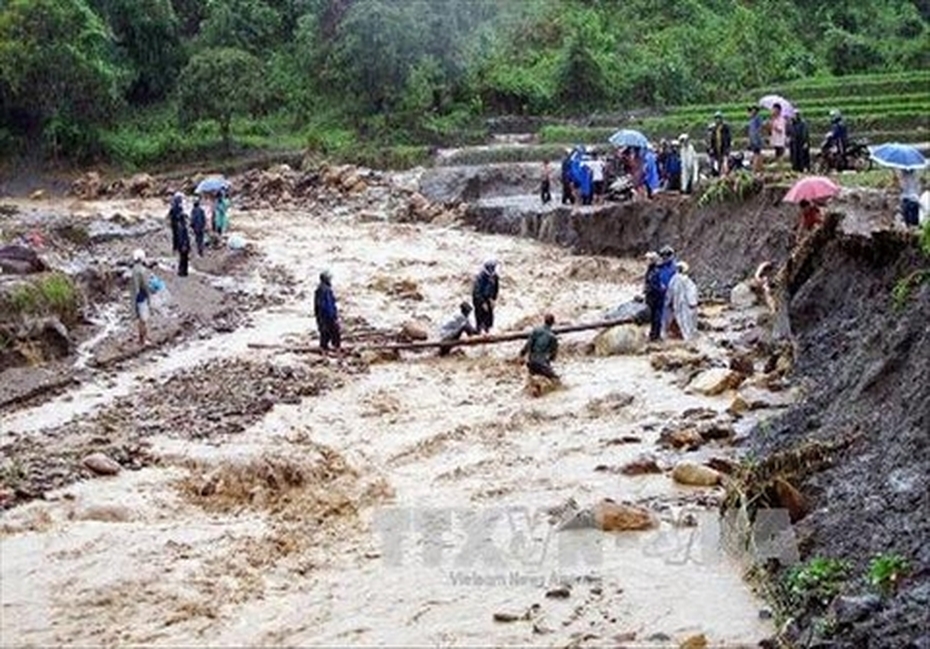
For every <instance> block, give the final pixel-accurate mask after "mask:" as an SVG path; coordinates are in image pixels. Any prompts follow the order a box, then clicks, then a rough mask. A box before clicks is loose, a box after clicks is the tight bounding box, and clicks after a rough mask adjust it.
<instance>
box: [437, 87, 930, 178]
mask: <svg viewBox="0 0 930 649" xmlns="http://www.w3.org/2000/svg"><path fill="white" fill-rule="evenodd" d="M766 94H779V95H782V96H783V97H785V98H786V99H788V100H789V101H791V102H792V103H793V104H794V105H795V106H797V107H798V108H800V110H801V112H802V114H803V115H804V117H805V119H806V121H807V123H808V127H809V129H810V133H811V142H812V144H813V145H814V146H816V145H818V144H819V142H820V139H821V138H822V137H823V136H824V135H825V134H826V132H827V130H828V129H829V119H830V118H829V113H830V110H831V109H834V108H836V109H839V110H840V111H841V112H842V113H843V116H844V118H845V119H846V123H847V125H848V126H849V129H850V134H851V136H852V137H853V138H856V139H858V138H865V139H867V140H868V141H869V142H871V143H880V142H890V141H898V142H921V143H923V142H928V141H930V70H918V71H912V72H903V73H889V74H867V75H852V76H846V77H830V78H817V79H803V80H799V81H795V82H791V83H785V84H778V85H774V86H770V87H765V88H756V89H754V90H751V91H749V92H746V93H745V94H743V95H742V96H740V97H738V98H736V99H735V100H734V101H732V102H727V103H720V104H691V105H687V106H672V107H665V108H658V109H656V110H655V111H653V112H652V113H651V114H648V115H646V116H642V117H631V116H630V115H629V114H624V113H614V114H602V115H595V116H592V117H591V118H589V119H586V120H584V121H583V122H579V121H561V122H560V121H556V120H553V121H552V123H550V124H548V125H546V126H544V127H543V128H542V129H540V131H539V133H538V134H537V137H536V142H535V143H530V144H522V145H513V146H506V145H504V146H495V147H490V148H487V149H484V150H480V151H474V150H472V151H468V150H463V151H461V152H456V153H455V154H453V155H450V156H447V157H446V158H445V159H444V161H443V163H444V164H484V163H493V162H532V161H540V160H546V159H557V158H559V157H560V156H561V154H562V150H563V149H564V147H565V146H566V145H571V144H575V143H579V142H581V143H589V144H590V143H598V142H606V141H607V138H608V137H609V136H610V135H611V134H612V133H613V132H614V131H615V130H616V129H617V128H621V127H630V128H636V129H639V130H641V131H642V132H643V133H645V134H646V135H647V136H648V137H650V138H653V139H659V138H663V137H664V138H671V137H676V136H678V135H679V134H681V133H689V134H690V135H691V137H692V139H695V140H696V141H697V142H702V141H703V138H704V134H705V131H706V128H707V125H708V123H709V122H710V121H711V120H712V118H713V114H714V113H715V112H716V111H717V110H720V111H722V112H723V114H724V116H725V117H726V119H727V121H729V122H730V124H731V125H732V126H733V136H734V139H735V144H736V146H739V147H742V146H745V141H744V140H745V135H744V133H743V126H744V124H745V122H746V108H747V106H749V105H750V104H754V103H756V101H758V99H759V98H760V97H762V96H763V95H766Z"/></svg>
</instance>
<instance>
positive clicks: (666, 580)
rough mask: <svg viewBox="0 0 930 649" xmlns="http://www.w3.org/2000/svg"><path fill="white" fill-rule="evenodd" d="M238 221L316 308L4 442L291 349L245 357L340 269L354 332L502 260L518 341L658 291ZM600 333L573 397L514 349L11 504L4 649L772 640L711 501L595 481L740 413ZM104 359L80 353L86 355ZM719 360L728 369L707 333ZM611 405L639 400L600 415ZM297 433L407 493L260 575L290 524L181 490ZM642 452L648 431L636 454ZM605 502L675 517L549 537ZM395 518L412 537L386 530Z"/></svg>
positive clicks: (132, 371)
mask: <svg viewBox="0 0 930 649" xmlns="http://www.w3.org/2000/svg"><path fill="white" fill-rule="evenodd" d="M239 224H240V225H241V226H244V227H248V228H249V230H250V233H251V234H250V238H252V239H253V240H255V241H256V243H257V244H258V245H259V246H260V247H261V249H262V250H263V252H265V253H266V254H267V256H268V259H269V262H270V263H275V264H280V265H283V266H285V267H286V268H288V269H289V270H290V271H291V272H292V273H293V274H294V275H295V276H296V277H297V278H298V279H299V288H300V289H301V290H300V293H298V295H301V297H299V298H297V299H295V300H294V301H293V302H291V303H289V304H286V305H284V307H279V308H275V309H268V310H265V311H262V312H260V313H258V314H257V315H256V318H255V321H254V325H253V326H251V327H249V328H246V329H240V330H238V331H236V332H233V333H231V334H228V335H222V336H217V337H215V338H211V339H208V340H198V341H191V342H188V343H185V344H183V345H181V346H179V347H177V348H174V349H171V350H169V351H167V352H165V353H163V354H158V355H156V356H155V357H146V358H141V359H137V360H136V361H133V362H130V363H127V364H126V367H125V369H121V370H119V371H117V372H116V373H115V375H113V376H111V377H109V378H107V379H104V378H103V377H99V378H98V380H97V381H95V382H91V383H89V384H87V385H84V386H82V387H79V388H77V389H76V390H74V391H72V392H70V393H69V394H67V395H64V396H63V397H61V398H57V399H53V400H52V401H50V402H48V403H46V404H43V405H40V406H37V407H34V408H30V409H25V410H21V411H19V412H16V413H12V414H11V415H7V416H5V417H4V419H3V420H2V428H3V431H4V433H19V434H29V432H30V431H35V430H38V429H40V428H43V427H47V426H53V425H56V424H60V423H64V422H66V421H68V420H69V419H71V418H73V417H77V416H82V415H85V414H87V413H89V412H91V411H93V410H94V409H95V408H99V407H101V406H103V405H105V404H107V403H109V402H110V401H112V400H113V399H115V398H116V397H118V396H120V395H123V394H129V393H131V392H132V391H134V390H137V389H139V385H140V383H141V382H143V381H152V380H160V379H163V378H165V377H167V376H169V375H170V374H172V373H174V372H177V371H183V370H184V368H187V367H191V366H193V365H195V364H197V363H199V362H202V361H204V360H207V359H210V358H215V357H218V356H248V357H256V356H278V355H280V352H278V351H274V350H270V351H269V350H261V351H259V350H255V349H251V348H250V347H249V344H250V343H281V342H284V341H286V340H288V339H290V338H292V337H294V336H299V335H300V334H305V333H307V332H308V331H309V330H310V329H311V328H312V325H311V318H310V312H311V302H310V300H311V299H312V289H313V286H314V284H315V280H316V276H317V275H318V273H319V272H320V271H321V270H323V269H329V270H330V271H331V272H332V274H333V276H334V283H335V290H336V293H337V295H338V297H339V300H340V307H341V309H342V313H343V316H345V317H350V316H362V317H364V318H365V319H366V320H367V321H368V322H370V323H372V324H375V325H377V326H379V327H398V326H399V325H401V324H402V323H403V322H405V321H407V320H409V319H417V320H419V321H421V322H425V323H427V324H428V326H429V327H430V328H431V329H432V328H435V327H438V326H439V325H440V324H441V323H442V322H443V321H444V320H446V319H447V318H449V317H451V316H452V315H454V314H455V311H456V308H457V305H458V303H459V302H460V301H461V300H462V299H464V298H467V296H468V294H469V285H470V279H471V277H472V274H473V273H474V272H475V270H476V269H477V268H478V266H480V264H481V262H482V261H483V260H484V259H486V258H489V257H495V258H497V259H499V260H501V262H502V295H501V299H500V302H499V310H498V315H499V325H498V326H499V328H500V329H504V330H506V329H508V328H511V327H514V328H520V329H524V328H526V327H527V326H529V325H532V324H535V323H536V322H538V321H539V319H540V317H541V315H542V314H543V313H545V312H547V311H548V312H553V313H555V314H556V316H557V317H558V318H559V319H560V320H561V321H579V320H583V319H594V318H596V317H598V316H599V315H600V314H602V313H604V312H605V311H607V310H609V309H610V308H612V307H614V306H616V305H617V304H619V303H621V302H623V301H625V300H627V299H629V298H630V297H631V296H632V295H633V294H635V292H636V291H637V290H638V287H639V272H640V269H639V268H638V266H637V264H636V262H633V261H625V260H614V259H594V258H583V257H572V256H570V255H568V254H567V253H566V252H565V251H563V250H561V249H558V248H554V247H547V246H544V245H542V244H537V243H534V242H529V241H524V240H515V239H511V238H506V237H495V236H484V235H479V234H476V233H472V232H468V231H462V230H459V229H455V228H452V229H439V228H433V227H429V226H411V225H386V224H370V223H369V224H360V223H356V222H354V221H353V220H351V219H346V218H345V217H342V218H340V219H330V220H328V221H326V222H324V223H320V222H319V220H313V221H310V220H308V219H307V218H306V217H305V215H302V214H300V213H274V212H256V213H253V214H251V215H246V216H242V217H240V221H239ZM399 280H409V281H411V282H414V283H415V284H416V287H417V290H418V292H419V294H420V296H421V299H412V300H411V299H400V298H397V297H394V296H392V295H390V294H389V293H388V292H386V291H385V290H383V287H384V286H386V285H388V286H389V285H390V283H391V282H394V281H399ZM104 319H105V321H106V322H107V323H110V320H109V319H107V316H106V315H104ZM107 326H111V325H109V324H108V325H107ZM590 336H591V334H575V335H574V336H565V337H564V339H563V341H562V342H563V348H564V349H565V353H564V354H563V358H561V359H560V360H559V361H558V363H557V365H558V370H559V371H560V372H561V373H562V374H563V376H564V382H565V387H564V389H562V390H560V391H557V392H555V393H553V394H551V395H548V396H546V397H545V398H541V399H533V398H531V397H529V396H527V395H526V394H525V393H524V391H523V381H524V379H523V371H522V367H521V366H520V364H519V363H518V362H515V360H514V357H515V356H516V354H517V351H518V349H519V345H520V344H519V343H510V344H504V345H499V346H493V347H490V346H489V347H482V348H471V349H469V350H468V351H467V352H466V353H465V355H464V356H452V357H449V358H443V359H439V358H436V357H433V356H431V355H427V354H423V355H410V356H406V357H405V358H404V359H403V360H402V361H400V362H393V363H387V364H379V365H373V366H372V367H371V369H370V371H369V372H368V373H366V374H363V375H359V376H355V377H351V378H349V379H348V380H347V384H346V385H345V386H344V387H343V388H340V389H338V390H335V391H333V392H331V393H328V394H325V395H323V396H321V397H311V398H307V399H304V400H303V401H302V402H301V403H299V404H292V405H278V406H276V407H275V408H274V409H273V410H272V411H271V412H270V413H269V414H268V415H267V416H266V417H265V419H264V420H263V421H262V422H261V423H259V424H258V425H256V426H254V427H253V428H252V429H250V430H249V431H247V432H246V433H243V434H242V435H240V436H238V437H236V438H234V439H230V440H229V441H228V442H226V443H225V444H223V445H221V446H215V445H211V444H206V443H200V442H195V441H184V442H179V441H177V440H170V439H167V438H155V439H153V443H154V447H155V450H156V452H157V453H159V454H161V455H162V456H163V457H164V458H165V462H164V466H162V467H157V468H155V467H153V468H149V469H145V470H143V471H139V472H123V473H122V474H121V475H120V476H118V477H115V478H110V479H98V480H94V481H89V482H85V483H81V484H78V485H75V486H73V487H71V488H69V489H67V490H65V491H67V492H68V493H69V494H70V495H71V497H70V498H69V499H58V500H55V499H54V496H56V494H53V495H52V496H53V499H52V500H51V501H50V502H36V503H32V504H30V505H27V506H24V507H21V508H18V509H17V510H14V511H13V512H9V513H7V514H4V516H3V519H0V521H2V522H3V523H5V524H6V525H7V528H8V530H11V531H8V533H7V534H6V535H5V536H4V537H3V538H2V539H0V543H2V558H3V560H2V566H0V568H2V601H3V629H4V630H3V633H2V640H3V643H4V644H38V645H43V644H50V643H59V642H69V643H71V642H82V643H84V644H128V643H146V644H150V643H155V644H163V645H180V644H194V643H196V644H209V645H220V644H230V645H237V646H243V645H251V644H263V645H266V644H275V645H298V644H299V645H307V644H318V645H329V646H332V645H346V644H365V645H372V644H392V645H411V646H412V645H420V646H422V645H434V646H436V645H452V644H455V645H476V644H482V645H511V644H513V645H522V646H526V645H539V646H550V645H554V644H557V645H565V644H567V643H569V642H572V641H577V642H581V643H583V644H590V645H592V646H593V645H597V646H602V645H604V644H612V643H615V642H616V641H615V640H614V638H617V637H626V638H630V637H631V636H629V635H626V636H624V634H630V633H633V634H635V638H636V641H637V642H642V643H643V645H642V646H656V642H657V641H656V640H652V641H647V640H648V638H649V637H650V636H654V634H665V636H667V637H668V638H671V640H670V641H669V642H670V643H672V644H671V646H677V642H678V641H679V640H680V639H681V638H684V637H687V636H688V635H691V634H694V633H698V632H703V633H705V634H706V635H707V637H708V639H709V640H711V641H712V642H716V643H727V646H734V645H737V644H740V643H746V644H752V643H755V642H756V641H758V640H759V639H760V638H762V637H765V636H766V635H768V634H770V633H771V629H770V628H769V625H768V623H766V622H764V621H760V619H759V616H758V610H759V608H760V607H761V603H760V602H759V601H758V600H757V599H756V598H755V597H754V596H753V595H752V594H751V592H750V590H749V588H748V586H747V585H746V584H745V583H744V582H743V581H742V580H741V577H740V567H739V566H737V565H734V564H733V563H731V561H730V559H728V558H727V556H726V555H725V554H724V553H722V552H721V551H719V550H718V548H717V546H716V544H715V542H714V539H715V535H714V530H715V525H716V522H715V521H716V518H715V516H713V515H712V514H709V513H707V512H706V511H705V510H701V509H700V508H699V509H697V510H695V511H696V514H697V515H698V523H699V524H698V527H696V528H681V527H677V526H676V525H675V524H674V523H675V522H676V521H677V520H678V518H679V517H680V515H681V508H682V506H683V505H682V503H683V502H685V501H687V500H688V499H689V498H693V497H694V496H695V495H696V494H697V493H698V491H699V490H695V489H686V488H682V487H678V486H675V485H674V484H673V483H672V482H671V480H670V478H669V477H668V476H667V475H662V474H659V475H648V476H639V477H626V476H621V475H619V474H616V473H611V472H609V471H595V468H596V467H598V465H606V466H619V465H622V464H623V463H624V462H627V461H629V460H632V459H634V458H636V457H637V456H638V455H640V454H641V453H643V452H647V451H653V450H654V449H655V442H656V440H657V437H658V428H659V427H660V426H661V425H662V424H663V423H664V422H666V421H668V420H670V419H672V418H674V417H675V416H677V415H680V414H681V413H682V412H683V411H684V410H686V409H688V408H694V407H710V408H713V409H715V410H719V411H722V410H723V409H725V408H726V406H727V400H726V399H725V398H724V397H716V398H708V397H700V396H695V395H691V394H687V393H686V392H684V391H683V390H682V389H681V387H680V386H679V385H678V384H677V383H676V382H675V381H674V379H673V377H672V376H671V375H668V374H662V373H656V372H654V371H653V370H652V368H651V367H650V365H649V359H648V357H647V356H626V357H610V358H595V357H590V356H585V355H583V354H580V353H573V352H572V349H571V347H572V343H578V344H580V343H583V342H585V341H586V340H589V339H590ZM94 344H95V342H94V341H88V342H87V343H85V345H86V347H84V348H82V350H81V353H80V354H79V358H78V360H79V362H81V360H82V359H86V355H87V354H88V353H89V352H90V350H91V349H92V348H93V345H94ZM702 345H704V346H705V347H706V348H707V349H708V351H709V352H710V353H713V345H712V343H711V342H709V341H705V342H704V343H702ZM282 358H284V359H290V361H293V362H299V360H300V359H299V358H296V357H289V356H282ZM231 389H232V388H231ZM617 392H623V393H627V394H629V395H632V397H633V400H632V403H631V404H630V405H628V406H626V407H623V408H619V409H616V410H607V411H601V410H598V409H597V407H596V406H597V404H598V403H600V402H599V401H598V400H599V399H603V398H605V397H609V396H610V395H612V394H616V393H617ZM302 436H305V437H307V438H309V439H311V440H313V441H314V442H317V443H321V444H325V445H328V446H329V447H331V448H333V449H335V450H336V451H338V452H339V453H341V454H342V455H343V456H344V457H345V459H346V461H347V462H348V464H349V465H350V466H352V467H354V468H355V469H356V470H357V471H358V472H359V474H360V475H362V476H364V477H372V476H380V477H382V478H383V479H384V480H385V481H386V483H387V484H388V485H390V488H391V490H392V491H393V494H394V496H393V499H392V500H389V501H387V502H384V503H382V504H380V505H376V506H370V507H364V506H363V507H362V508H360V510H359V524H358V525H347V526H345V527H343V528H338V530H337V532H336V533H328V534H325V535H323V536H322V537H321V538H320V539H319V540H318V541H317V542H316V543H315V545H314V547H313V548H312V549H311V550H308V551H307V557H303V558H302V557H299V556H298V557H290V556H289V557H287V558H286V559H282V560H280V561H277V562H271V563H262V564H261V565H260V566H259V567H255V565H250V564H249V563H248V561H246V559H245V558H244V557H245V556H246V555H243V554H241V551H242V550H241V548H242V546H241V542H242V541H243V540H249V539H254V540H255V543H261V542H262V539H264V538H265V535H267V534H268V532H269V530H273V529H276V527H277V526H278V525H279V524H280V523H281V521H277V520H276V519H275V518H274V515H273V514H270V513H269V514H267V515H264V514H261V513H256V512H253V511H251V510H243V511H241V512H239V513H237V512H230V513H214V514H207V513H205V512H204V511H203V510H202V509H199V508H197V507H195V506H193V505H191V504H190V503H188V502H186V501H184V500H183V499H181V498H180V497H179V495H178V492H177V490H176V488H175V486H174V485H175V481H176V480H177V479H178V478H179V477H181V476H183V475H184V472H185V469H184V463H183V462H184V460H185V459H191V458H199V459H206V460H213V461H216V460H218V459H221V458H227V457H239V458H241V457H257V456H261V455H262V454H265V453H269V452H276V453H286V454H290V455H293V456H295V457H299V456H300V454H302V453H305V452H306V451H305V450H304V447H301V446H300V444H299V443H298V442H297V441H295V440H297V439H298V438H302ZM624 436H635V437H638V438H639V439H640V440H641V441H640V442H639V443H629V444H618V443H616V441H617V440H618V439H620V438H622V437H624ZM708 452H709V451H703V452H699V453H697V454H694V455H695V457H696V458H698V459H700V458H701V457H703V456H704V455H705V454H706V453H708ZM58 495H60V494H58ZM605 497H609V498H613V499H615V500H617V501H621V500H628V501H633V502H635V501H646V502H651V503H653V504H661V503H665V504H666V505H667V507H666V508H665V509H664V510H663V512H662V518H663V522H662V524H661V527H660V528H659V529H658V530H655V531H652V532H632V533H620V534H605V533H601V532H585V531H581V532H560V533H554V532H553V531H552V528H551V527H550V526H549V525H548V523H547V521H546V517H545V509H546V508H549V507H552V506H555V505H559V504H561V503H563V502H565V501H566V499H568V498H574V499H575V500H576V501H577V502H578V503H579V504H581V505H582V506H585V505H589V504H591V503H594V502H597V501H599V500H600V499H602V498H605ZM94 507H96V508H98V509H99V508H106V507H110V508H113V507H116V508H122V510H125V511H124V514H123V515H119V516H115V518H116V519H118V520H101V517H100V516H91V515H87V512H88V511H91V510H92V509H93V508H94ZM94 511H95V510H94ZM392 516H393V517H395V518H394V519H391V520H395V524H397V525H400V527H391V526H388V525H386V522H385V521H386V520H389V519H390V517H392ZM470 516H474V517H477V520H478V521H480V523H479V527H478V528H475V527H474V526H470V525H469V524H468V520H469V517H470ZM103 518H106V517H103ZM397 521H400V522H399V523H398V522H397ZM424 521H425V522H424ZM429 521H432V523H431V524H427V523H429ZM306 525H307V526H308V527H307V529H308V533H310V532H311V531H312V530H313V529H315V523H314V521H312V520H308V521H306ZM436 526H438V527H436ZM476 529H478V530H479V531H480V532H481V533H480V534H476V533H475V532H476ZM398 530H399V531H398ZM482 539H483V541H482ZM476 540H477V541H476ZM476 542H477V546H476V545H475V543H476ZM476 547H477V548H478V549H477V550H476ZM573 549H574V550H575V552H574V553H572V552H571V551H572V550H573ZM295 566H299V569H297V568H295ZM561 581H568V582H570V583H573V586H572V589H571V594H570V596H569V597H568V598H566V599H553V598H547V597H546V596H545V595H546V592H547V591H548V590H550V589H552V588H553V587H554V586H555V585H557V584H558V583H559V582H561ZM526 611H531V615H529V616H528V617H529V618H530V619H527V620H518V621H516V622H513V623H501V622H495V621H494V620H493V618H492V615H493V614H494V613H500V612H505V613H507V612H509V613H514V614H516V615H517V616H520V615H522V614H523V613H524V612H526ZM655 637H662V636H655ZM585 638H587V640H585ZM629 644H631V646H635V644H636V643H635V642H630V643H629Z"/></svg>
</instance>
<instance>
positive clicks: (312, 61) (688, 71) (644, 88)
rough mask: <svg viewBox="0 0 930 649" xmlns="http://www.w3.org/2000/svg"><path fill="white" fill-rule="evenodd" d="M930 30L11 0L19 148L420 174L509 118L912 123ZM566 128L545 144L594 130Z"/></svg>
mask: <svg viewBox="0 0 930 649" xmlns="http://www.w3.org/2000/svg"><path fill="white" fill-rule="evenodd" d="M928 18H930V7H928V5H927V3H925V2H916V1H909V0H876V1H875V2H870V3H835V2H830V1H828V0H818V1H815V2H801V1H800V0H795V1H793V2H776V1H775V0H765V1H763V2H757V3H752V5H751V6H750V5H747V4H746V3H743V2H738V1H737V0H668V1H666V0H661V1H654V0H649V1H648V2H647V1H646V0H630V1H627V2H623V3H615V2H608V1H606V0H524V1H522V2H511V3H499V2H494V1H493V0H469V2H460V1H458V0H403V1H395V0H8V1H7V2H5V3H4V4H3V7H2V9H0V117H2V122H0V150H4V151H7V152H12V153H14V154H17V155H24V154H28V155H31V156H34V157H38V158H39V159H41V160H44V159H57V160H69V161H78V162H86V161H108V162H112V163H115V164H118V165H124V166H145V165H150V164H153V163H156V162H160V163H165V162H174V163H177V162H186V161H190V160H192V159H196V158H197V157H202V156H204V155H209V154H211V153H219V154H222V155H228V154H229V153H231V152H236V151H241V150H248V149H300V148H304V147H306V146H308V145H309V146H311V147H312V148H314V149H317V150H319V151H321V152H324V153H327V154H328V155H332V156H334V157H340V156H346V157H351V156H353V155H354V156H356V157H359V156H361V155H362V154H364V153H366V152H367V153H369V154H371V155H382V156H385V155H386V156H387V157H388V158H391V159H392V160H391V161H393V162H396V163H404V162H409V161H410V160H415V159H418V158H420V157H421V156H422V155H423V147H428V146H437V145H456V144H468V143H473V142H477V141H481V140H483V139H484V137H485V135H486V133H485V128H486V127H485V122H484V118H485V117H487V116H491V115H500V114H517V115H544V116H549V117H550V118H558V119H564V118H568V117H572V116H578V115H589V114H591V113H594V112H600V113H602V114H604V115H605V120H607V121H609V124H607V123H605V124H603V125H602V127H603V128H608V127H610V126H613V124H614V123H615V121H616V116H617V115H621V114H623V111H629V110H632V109H640V108H646V109H648V113H649V114H650V115H651V119H655V120H657V121H656V122H655V124H653V126H655V127H656V128H657V129H658V128H661V129H662V130H668V131H669V132H672V131H677V132H683V131H691V130H696V129H698V128H699V127H700V125H701V124H706V121H707V112H708V111H709V110H710V109H711V107H716V106H722V107H723V109H724V110H725V111H726V112H727V113H728V114H730V113H732V115H733V117H734V118H736V117H737V116H740V117H741V116H742V115H743V113H744V111H742V110H741V108H742V106H743V104H744V103H745V101H746V100H747V97H748V95H747V93H746V89H748V88H756V89H760V90H761V89H765V90H772V91H782V92H784V93H786V94H790V96H792V97H798V98H800V99H801V100H803V102H802V103H804V104H806V105H808V106H810V109H811V110H812V111H813V113H812V114H815V115H817V116H818V118H819V116H820V113H822V112H825V110H826V109H827V108H828V106H829V107H832V106H834V105H835V104H844V101H845V103H848V106H849V108H848V110H849V111H850V112H851V115H852V117H854V118H856V119H858V118H859V117H860V116H861V117H862V121H863V123H864V124H865V123H867V124H868V125H869V126H868V128H869V129H871V130H872V131H875V132H882V131H889V130H890V131H892V132H893V131H896V130H901V129H904V130H908V131H913V130H914V129H915V128H920V125H921V120H923V121H924V122H925V120H926V117H925V116H926V115H927V112H928V110H927V109H928V106H927V94H926V88H927V82H928V78H927V76H926V74H924V73H920V72H915V71H921V70H925V69H927V68H928V64H930V47H928V46H927V43H928V42H930V39H928V37H930V29H928ZM921 75H923V76H921ZM838 91H841V92H838ZM844 98H845V100H844ZM669 106H679V107H682V106H691V108H674V109H668V107H669ZM841 107H842V106H841ZM915 124H916V127H915ZM595 126H596V125H595ZM925 126H926V125H925V124H924V127H925ZM558 128H563V129H564V128H565V127H559V126H552V127H551V129H550V130H548V131H546V132H544V140H545V141H547V142H553V141H556V140H560V141H569V140H572V139H577V136H579V135H580V134H579V133H577V132H574V131H568V132H565V131H561V132H560V131H558V130H552V129H558ZM384 147H397V148H392V149H390V153H388V154H385V153H384V152H383V148H384ZM394 159H396V160H394Z"/></svg>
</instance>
